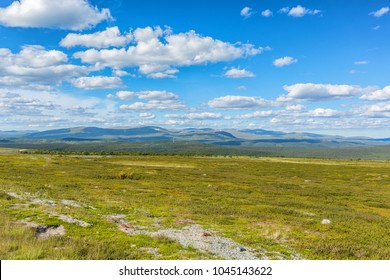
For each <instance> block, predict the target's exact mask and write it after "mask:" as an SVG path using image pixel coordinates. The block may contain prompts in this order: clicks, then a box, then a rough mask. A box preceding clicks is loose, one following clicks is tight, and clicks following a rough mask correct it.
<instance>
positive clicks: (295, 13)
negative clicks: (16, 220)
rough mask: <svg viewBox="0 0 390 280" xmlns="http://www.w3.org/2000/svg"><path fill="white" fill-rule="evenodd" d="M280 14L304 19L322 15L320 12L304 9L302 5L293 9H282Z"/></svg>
mask: <svg viewBox="0 0 390 280" xmlns="http://www.w3.org/2000/svg"><path fill="white" fill-rule="evenodd" d="M279 12H280V13H284V14H287V15H289V16H291V17H303V16H305V15H316V14H319V13H321V11H320V10H317V9H314V10H312V9H306V8H304V7H302V6H301V5H298V6H296V7H293V8H291V9H290V8H289V7H284V8H282V9H280V10H279Z"/></svg>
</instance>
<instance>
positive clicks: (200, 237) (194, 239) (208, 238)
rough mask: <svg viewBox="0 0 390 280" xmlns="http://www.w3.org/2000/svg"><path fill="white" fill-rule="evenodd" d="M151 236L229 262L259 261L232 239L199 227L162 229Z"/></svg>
mask: <svg viewBox="0 0 390 280" xmlns="http://www.w3.org/2000/svg"><path fill="white" fill-rule="evenodd" d="M149 235H150V236H153V237H158V236H164V237H168V238H170V239H173V240H175V241H177V242H179V243H180V244H181V245H182V246H184V247H189V246H191V247H193V248H195V249H197V250H200V251H207V252H210V253H213V254H215V255H216V256H218V257H221V258H223V259H228V260H257V259H259V258H258V257H257V256H256V255H255V254H254V253H252V252H251V250H250V249H249V248H246V247H244V246H242V245H240V244H238V243H236V242H235V241H233V240H232V239H230V238H225V237H220V236H218V235H216V234H214V233H211V232H209V231H205V230H204V229H203V228H202V227H201V226H199V225H189V226H185V227H183V228H182V229H173V228H169V229H162V230H159V231H156V232H149Z"/></svg>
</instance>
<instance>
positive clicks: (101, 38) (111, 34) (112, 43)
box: [60, 26, 132, 49]
mask: <svg viewBox="0 0 390 280" xmlns="http://www.w3.org/2000/svg"><path fill="white" fill-rule="evenodd" d="M131 40H132V34H131V33H130V34H124V35H122V34H121V32H120V31H119V28H118V27H117V26H114V27H107V28H106V30H104V31H99V32H95V33H92V34H79V33H70V34H68V35H66V37H65V38H63V39H62V40H61V41H60V46H62V47H66V48H70V47H74V46H83V47H91V48H97V49H103V48H108V47H122V46H125V45H126V44H128V43H129V42H130V41H131Z"/></svg>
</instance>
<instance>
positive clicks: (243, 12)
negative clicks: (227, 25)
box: [240, 7, 253, 18]
mask: <svg viewBox="0 0 390 280" xmlns="http://www.w3.org/2000/svg"><path fill="white" fill-rule="evenodd" d="M240 15H241V16H242V17H244V18H249V17H251V16H252V15H253V10H252V8H249V7H244V8H243V9H242V10H241V12H240Z"/></svg>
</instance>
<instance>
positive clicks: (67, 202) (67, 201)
mask: <svg viewBox="0 0 390 280" xmlns="http://www.w3.org/2000/svg"><path fill="white" fill-rule="evenodd" d="M61 203H62V204H64V205H66V206H72V207H76V208H81V205H79V204H78V203H77V202H76V201H74V200H70V199H63V200H61Z"/></svg>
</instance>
